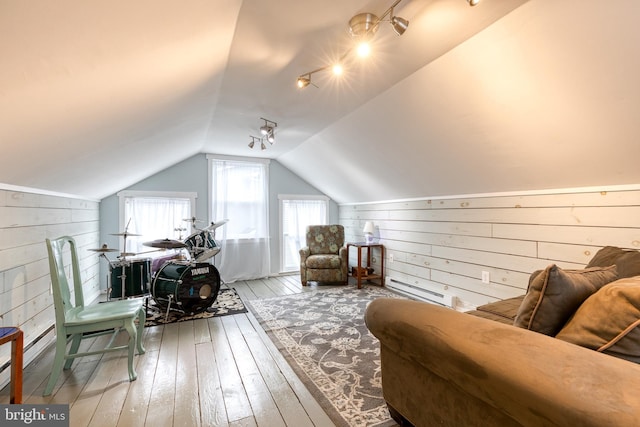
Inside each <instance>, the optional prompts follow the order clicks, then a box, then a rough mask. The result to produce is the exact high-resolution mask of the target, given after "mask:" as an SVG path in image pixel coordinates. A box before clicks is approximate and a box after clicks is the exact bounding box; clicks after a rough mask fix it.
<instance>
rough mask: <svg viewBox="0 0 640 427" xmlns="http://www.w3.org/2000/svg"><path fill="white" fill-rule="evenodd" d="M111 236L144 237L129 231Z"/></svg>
mask: <svg viewBox="0 0 640 427" xmlns="http://www.w3.org/2000/svg"><path fill="white" fill-rule="evenodd" d="M110 236H142V234H135V233H129V232H127V231H123V232H122V233H112V234H110Z"/></svg>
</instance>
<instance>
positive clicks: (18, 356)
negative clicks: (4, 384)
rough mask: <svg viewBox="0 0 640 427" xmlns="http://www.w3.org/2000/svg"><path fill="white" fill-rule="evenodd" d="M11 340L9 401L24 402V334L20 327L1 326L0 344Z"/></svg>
mask: <svg viewBox="0 0 640 427" xmlns="http://www.w3.org/2000/svg"><path fill="white" fill-rule="evenodd" d="M9 341H11V391H10V393H11V394H10V395H9V403H12V404H13V403H16V404H17V403H22V363H23V362H22V358H23V354H24V349H23V345H24V335H23V333H22V330H21V329H20V328H16V327H13V326H11V327H4V328H0V345H2V344H5V343H8V342H9Z"/></svg>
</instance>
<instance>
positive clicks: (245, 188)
mask: <svg viewBox="0 0 640 427" xmlns="http://www.w3.org/2000/svg"><path fill="white" fill-rule="evenodd" d="M209 166H210V167H209V170H210V182H209V184H210V186H211V218H210V219H211V220H212V221H213V222H217V221H220V220H223V219H228V220H229V222H227V223H226V224H225V225H224V226H222V227H220V228H218V229H217V230H216V233H217V234H216V241H218V240H220V247H221V250H220V255H219V258H220V266H219V267H218V270H219V271H220V275H221V276H222V278H223V280H224V281H225V282H233V281H236V280H249V279H257V278H261V277H267V276H268V275H269V270H270V257H269V221H268V220H269V216H268V215H269V214H268V213H269V209H268V208H269V203H268V202H269V161H268V160H263V159H239V158H230V157H221V156H215V157H214V156H211V157H209Z"/></svg>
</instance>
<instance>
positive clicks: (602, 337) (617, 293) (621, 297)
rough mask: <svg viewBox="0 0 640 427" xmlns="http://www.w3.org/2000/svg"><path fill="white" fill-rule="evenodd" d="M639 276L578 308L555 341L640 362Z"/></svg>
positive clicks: (616, 284) (604, 289) (614, 285)
mask: <svg viewBox="0 0 640 427" xmlns="http://www.w3.org/2000/svg"><path fill="white" fill-rule="evenodd" d="M639 326H640V276H636V277H631V278H624V279H620V280H617V281H615V282H613V283H609V284H608V285H606V286H604V287H602V289H600V290H599V291H598V292H596V293H595V294H593V295H591V296H590V297H589V298H587V300H586V301H585V302H584V303H583V304H582V305H581V306H580V308H578V310H577V311H576V313H575V314H574V315H573V317H572V318H571V319H570V320H569V321H568V322H567V324H566V325H565V326H564V327H563V328H562V330H561V331H560V332H559V333H558V335H556V338H558V339H560V340H563V341H568V342H571V343H573V344H577V345H580V346H582V347H587V348H590V349H592V350H596V351H599V352H602V353H607V354H610V355H612V356H616V357H620V358H623V359H627V360H630V361H633V362H636V363H639V362H640V328H639Z"/></svg>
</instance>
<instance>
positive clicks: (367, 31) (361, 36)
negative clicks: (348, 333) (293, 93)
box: [296, 0, 479, 89]
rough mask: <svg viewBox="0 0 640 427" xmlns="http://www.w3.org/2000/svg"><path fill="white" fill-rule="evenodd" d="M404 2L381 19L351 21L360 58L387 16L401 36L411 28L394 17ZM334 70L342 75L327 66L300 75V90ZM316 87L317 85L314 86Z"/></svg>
mask: <svg viewBox="0 0 640 427" xmlns="http://www.w3.org/2000/svg"><path fill="white" fill-rule="evenodd" d="M401 1H402V0H396V1H395V2H394V3H393V4H392V5H391V7H389V8H388V9H387V10H386V11H385V12H384V13H383V14H382V16H380V17H379V18H378V17H377V16H376V15H375V14H373V13H368V12H366V13H359V14H357V15H355V16H353V17H352V18H351V19H350V20H349V32H350V33H351V36H352V37H353V38H354V39H356V40H357V45H358V47H357V53H358V55H359V56H362V57H364V56H367V55H368V54H369V49H370V48H369V46H368V44H365V43H368V42H369V41H370V40H371V38H372V37H373V36H374V34H375V33H376V32H377V31H378V26H379V24H380V22H383V21H384V19H385V18H386V17H387V16H391V18H390V19H388V21H389V22H390V23H391V26H392V27H393V30H394V31H395V32H396V34H398V35H399V36H401V35H402V34H404V32H405V31H406V30H407V27H409V21H408V20H406V19H404V18H401V17H399V16H395V15H393V8H394V7H396V6H397V5H398V4H399V3H400V2H401ZM467 1H469V2H472V1H473V2H478V1H479V0H467ZM348 54H349V51H347V52H346V53H345V54H343V55H342V57H341V58H340V62H342V60H343V59H344V58H345V57H346V56H347V55H348ZM329 68H331V69H333V71H334V74H342V67H340V73H336V69H335V66H333V67H332V66H326V67H321V68H318V69H315V70H313V71H309V72H308V73H304V74H300V76H298V80H297V81H296V85H297V86H298V88H299V89H302V88H305V87H307V86H309V84H311V75H312V74H315V73H317V72H320V71H325V70H327V69H329ZM314 86H315V85H314Z"/></svg>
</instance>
